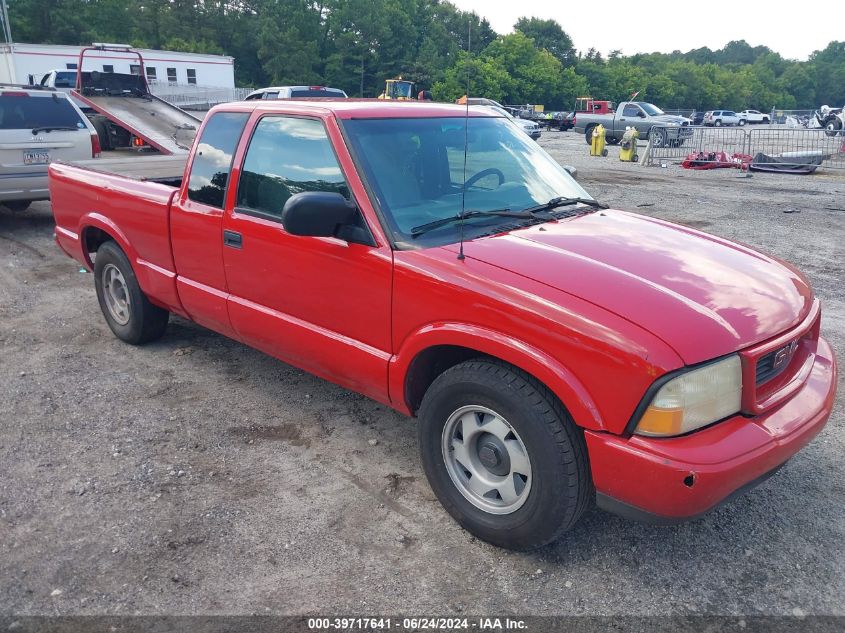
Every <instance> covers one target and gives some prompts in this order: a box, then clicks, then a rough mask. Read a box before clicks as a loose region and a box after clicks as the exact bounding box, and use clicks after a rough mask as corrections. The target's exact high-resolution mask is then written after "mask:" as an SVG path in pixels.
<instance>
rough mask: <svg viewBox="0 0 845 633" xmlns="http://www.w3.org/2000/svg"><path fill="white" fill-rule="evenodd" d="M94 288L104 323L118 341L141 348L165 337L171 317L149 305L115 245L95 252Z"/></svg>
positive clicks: (102, 247) (101, 247)
mask: <svg viewBox="0 0 845 633" xmlns="http://www.w3.org/2000/svg"><path fill="white" fill-rule="evenodd" d="M94 285H95V286H96V288H97V300H98V301H99V302H100V309H101V310H102V311H103V316H104V317H105V318H106V323H108V325H109V327H110V328H111V331H112V332H114V335H115V336H116V337H117V338H119V339H120V340H122V341H125V342H127V343H131V344H132V345H140V344H142V343H148V342H150V341H154V340H156V339H158V338H161V336H162V335H163V334H164V330H165V329H166V328H167V320H168V317H169V316H170V313H169V312H168V311H167V310H164V309H162V308H159V307H158V306H155V305H153V304H152V303H150V300H149V299H147V296H146V295H145V294H144V292H143V290H141V286H140V285H139V284H138V279H137V278H136V277H135V272H134V271H133V270H132V265H131V264H130V263H129V258H128V257H126V254H125V253H124V252H123V251H122V250H121V249H120V247H119V246H118V245H117V244H115V243H114V242H105V243H104V244H103V245H102V246H100V248H98V249H97V255H96V257H95V259H94Z"/></svg>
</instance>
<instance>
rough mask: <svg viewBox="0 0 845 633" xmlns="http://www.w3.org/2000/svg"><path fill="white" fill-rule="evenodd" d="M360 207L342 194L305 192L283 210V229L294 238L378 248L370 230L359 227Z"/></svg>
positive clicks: (296, 196)
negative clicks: (358, 244)
mask: <svg viewBox="0 0 845 633" xmlns="http://www.w3.org/2000/svg"><path fill="white" fill-rule="evenodd" d="M357 219H358V208H357V207H356V206H355V205H354V204H353V203H352V202H350V201H349V200H347V199H346V198H344V197H343V196H342V195H340V194H339V193H332V192H328V191H303V192H302V193H297V194H294V195H292V196H291V197H290V198H288V200H287V202H285V206H284V207H283V208H282V226H283V227H284V229H285V231H287V232H288V233H290V234H291V235H303V236H310V237H337V238H340V239H342V240H346V241H347V242H358V243H361V244H367V245H370V246H374V245H375V244H374V241H373V238H372V236H371V235H370V234H369V231H367V230H366V229H363V228H361V227H360V226H358V224H357V222H356V220H357Z"/></svg>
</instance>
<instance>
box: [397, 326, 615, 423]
mask: <svg viewBox="0 0 845 633" xmlns="http://www.w3.org/2000/svg"><path fill="white" fill-rule="evenodd" d="M468 327H469V326H466V325H462V324H443V325H440V326H438V327H427V328H422V329H421V330H420V331H418V332H417V333H416V334H415V336H413V337H412V338H409V339H408V341H407V342H406V344H404V345H403V346H402V349H400V351H399V353H398V354H397V355H396V356H394V358H393V360H392V361H391V365H390V369H389V376H390V380H389V382H390V393H391V399H392V400H393V401H394V406H395V407H396V408H397V409H398V410H400V411H401V412H403V413H406V414H407V415H412V416H415V415H416V414H417V411H418V410H419V406H420V404H421V402H422V399H423V397H424V396H425V393H426V391H427V390H428V387H430V386H431V384H432V383H433V382H434V380H435V379H436V378H437V377H438V376H439V375H440V374H442V373H443V372H444V371H446V370H448V369H449V368H451V367H453V366H454V365H457V364H459V363H461V362H463V361H465V360H469V359H472V358H479V357H482V358H488V359H492V360H496V361H498V362H503V363H506V364H508V365H510V366H512V367H514V368H516V369H518V370H520V371H523V372H525V373H526V374H528V375H530V376H531V377H532V378H533V379H535V380H537V381H538V382H539V383H541V384H542V385H544V387H546V388H547V389H549V391H551V393H553V394H554V395H555V397H556V398H557V399H558V401H560V403H561V405H562V406H564V407H565V408H566V409H567V410H568V411H569V413H570V414H571V415H572V418H573V420H574V421H575V423H576V424H577V425H578V426H579V427H583V428H585V429H590V430H595V431H606V430H607V428H606V425H605V422H604V419H603V418H602V416H601V413H600V411H599V408H598V405H597V404H596V403H595V402H594V401H593V399H592V397H591V396H590V393H589V392H588V391H587V389H586V387H585V386H584V385H583V384H582V383H581V381H580V380H579V379H578V378H577V377H576V376H575V374H573V373H572V371H570V370H569V369H568V368H567V367H566V366H564V365H563V364H561V363H560V362H559V361H557V360H556V359H554V358H552V357H550V356H548V355H547V354H545V353H543V352H541V351H538V350H535V349H533V348H532V347H531V346H529V345H527V344H524V343H522V342H520V341H512V340H510V339H509V338H507V337H505V336H504V335H501V334H499V333H497V332H495V331H492V330H489V331H488V330H479V329H477V328H474V331H473V336H472V338H471V340H469V339H467V332H466V330H467V328H468Z"/></svg>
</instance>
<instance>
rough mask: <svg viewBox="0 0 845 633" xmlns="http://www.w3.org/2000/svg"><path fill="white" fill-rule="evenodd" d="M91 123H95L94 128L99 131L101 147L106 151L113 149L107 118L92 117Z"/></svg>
mask: <svg viewBox="0 0 845 633" xmlns="http://www.w3.org/2000/svg"><path fill="white" fill-rule="evenodd" d="M91 125H93V126H94V129H95V130H96V131H97V136H98V137H99V139H100V149H101V150H102V151H104V152H108V151H109V150H111V149H112V145H111V137H110V136H109V128H108V125H107V124H106V118H105V117H99V116H98V117H94V118H93V119H91Z"/></svg>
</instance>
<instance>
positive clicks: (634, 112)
mask: <svg viewBox="0 0 845 633" xmlns="http://www.w3.org/2000/svg"><path fill="white" fill-rule="evenodd" d="M622 116H640V108H639V106H635V105H633V104H628V105H626V106H625V109H624V110H623V111H622Z"/></svg>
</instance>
